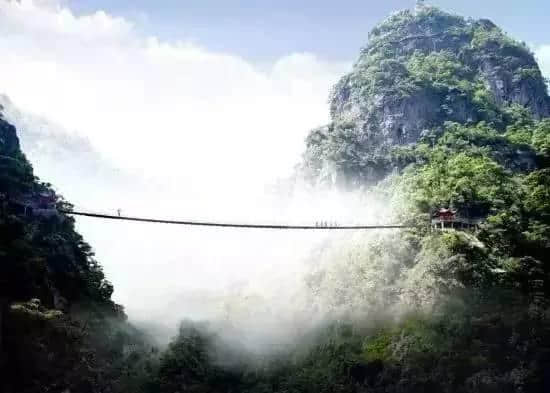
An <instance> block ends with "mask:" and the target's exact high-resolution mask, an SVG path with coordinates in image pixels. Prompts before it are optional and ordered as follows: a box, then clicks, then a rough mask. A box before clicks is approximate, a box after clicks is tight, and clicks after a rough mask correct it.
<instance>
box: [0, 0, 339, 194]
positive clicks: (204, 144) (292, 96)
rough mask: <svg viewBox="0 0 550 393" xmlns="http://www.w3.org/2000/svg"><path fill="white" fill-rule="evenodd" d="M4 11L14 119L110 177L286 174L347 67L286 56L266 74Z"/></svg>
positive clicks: (32, 10) (116, 26)
mask: <svg viewBox="0 0 550 393" xmlns="http://www.w3.org/2000/svg"><path fill="white" fill-rule="evenodd" d="M1 4H2V5H1V6H0V26H1V27H0V35H1V38H0V50H1V51H2V53H3V54H4V59H3V62H2V65H0V74H1V75H0V88H1V89H2V90H3V91H4V92H5V93H6V94H7V95H8V96H9V97H10V98H11V99H12V100H13V101H14V102H15V103H16V104H17V105H18V106H19V107H20V108H22V109H23V110H25V111H29V112H33V113H37V114H39V115H42V116H45V117H47V118H49V119H51V120H53V121H54V122H56V123H58V124H60V125H62V126H64V127H65V128H66V129H68V130H71V131H72V132H75V133H78V134H81V135H85V136H86V137H87V138H89V139H90V141H91V143H92V145H93V146H94V147H95V148H97V149H98V150H99V151H101V152H102V153H103V154H105V156H106V157H107V158H108V159H110V160H112V161H113V162H114V163H115V164H116V165H121V166H124V167H128V168H133V169H136V170H140V171H143V172H144V173H146V174H148V175H155V176H158V175H159V174H161V173H162V172H163V171H164V170H166V168H167V167H170V166H172V165H179V166H180V170H179V174H180V176H181V178H183V179H185V180H186V181H191V182H193V184H196V186H204V184H203V183H204V181H203V180H204V178H205V176H209V177H210V178H209V181H210V182H211V181H225V180H228V179H230V178H234V176H233V174H234V173H236V172H244V174H246V175H245V176H239V179H243V180H244V179H245V178H246V179H247V180H246V184H250V182H251V181H252V180H253V182H254V183H255V182H257V181H260V180H261V179H272V178H273V177H274V176H275V175H279V174H281V173H284V172H285V171H288V170H289V169H290V168H291V167H292V165H293V164H294V163H295V162H296V160H297V158H298V156H299V153H300V151H301V149H302V148H303V146H302V142H303V138H304V136H305V133H306V132H307V130H308V129H310V128H312V127H314V126H317V125H319V124H320V123H323V122H325V121H326V120H327V113H328V111H327V108H326V97H327V92H328V89H329V87H330V86H331V85H332V84H333V83H334V82H335V81H336V80H337V78H338V76H339V75H340V74H342V72H343V71H344V70H345V69H346V67H347V64H330V63H328V62H323V61H321V60H319V59H318V58H317V57H316V56H314V55H312V54H290V55H289V56H286V57H283V58H281V59H279V60H278V61H276V62H275V63H274V64H272V65H271V66H270V67H268V69H267V70H263V69H260V67H258V66H256V65H254V64H251V63H249V62H248V61H246V60H245V59H242V58H240V57H238V56H234V55H231V54H224V53H216V52H212V51H209V50H207V49H206V48H202V47H198V46H196V45H194V44H191V43H187V42H163V41H160V40H158V39H157V38H155V37H144V36H141V35H140V34H139V33H137V32H136V31H134V29H133V27H132V23H131V22H129V21H127V20H125V19H122V18H116V17H113V16H110V15H108V14H106V13H105V12H103V11H98V12H96V13H94V14H92V15H84V16H75V15H74V14H73V13H72V12H71V11H70V10H69V9H68V8H65V7H62V6H61V5H59V4H57V6H54V5H53V4H52V2H49V5H48V6H44V5H42V4H40V3H36V2H33V1H30V0H21V1H20V2H2V3H1ZM250 162H255V164H254V165H250ZM193 166H200V167H201V168H202V171H203V173H201V176H200V177H201V179H198V178H196V177H195V176H194V174H193V171H192V169H191V167H193ZM242 185H244V184H242Z"/></svg>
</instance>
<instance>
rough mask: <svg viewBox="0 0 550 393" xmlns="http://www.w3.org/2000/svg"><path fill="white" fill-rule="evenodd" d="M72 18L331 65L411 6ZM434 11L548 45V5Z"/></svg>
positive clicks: (155, 6) (150, 11)
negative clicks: (304, 55) (127, 24)
mask: <svg viewBox="0 0 550 393" xmlns="http://www.w3.org/2000/svg"><path fill="white" fill-rule="evenodd" d="M67 2H68V4H69V5H70V7H71V9H72V10H73V11H75V12H76V13H89V12H94V11H96V10H98V9H103V10H105V11H107V12H108V13H110V14H114V15H120V16H124V17H126V18H128V19H131V20H133V21H134V22H136V21H137V22H136V23H137V28H138V29H139V30H143V31H144V32H145V33H147V34H153V35H156V36H158V37H159V38H161V39H166V40H184V41H188V40H191V41H193V42H195V43H197V44H199V45H201V46H204V47H207V48H209V49H211V50H216V51H223V52H227V53H232V54H237V55H240V56H243V57H245V58H247V59H250V60H272V59H274V58H277V57H279V56H282V55H285V54H288V53H292V52H312V53H315V54H317V55H319V56H321V57H323V58H326V59H330V60H349V59H353V58H354V57H355V56H356V54H357V52H358V49H359V48H360V47H361V46H362V45H363V44H364V43H365V42H366V37H367V33H368V31H369V30H370V29H371V28H372V27H373V25H374V24H376V23H377V22H378V21H380V20H381V19H383V18H385V17H386V16H387V15H388V14H389V13H390V12H392V11H394V10H398V9H402V8H407V7H412V6H413V5H414V0H387V1H366V0H340V1H335V0H302V1H295V0H278V1H272V0H269V1H268V0H157V1H154V2H153V1H150V0H131V1H130V0H116V1H113V0H68V1H67ZM432 4H435V5H438V6H441V7H443V8H445V9H448V10H451V11H455V12H457V13H460V14H463V15H467V16H472V17H476V18H480V17H485V18H490V19H492V20H493V21H495V22H496V23H497V24H499V25H500V26H502V27H503V28H504V29H505V30H506V31H507V32H509V33H510V34H511V35H513V36H514V37H516V38H517V39H520V40H523V41H526V42H528V43H530V44H532V45H543V44H549V43H550V34H549V33H550V27H549V25H548V15H549V14H550V2H548V1H547V0H523V1H521V2H516V1H502V0H483V1H481V0H461V1H460V2H458V1H456V0H437V1H436V0H434V1H433V2H432Z"/></svg>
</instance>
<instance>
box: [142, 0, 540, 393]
mask: <svg viewBox="0 0 550 393" xmlns="http://www.w3.org/2000/svg"><path fill="white" fill-rule="evenodd" d="M330 100H331V111H332V113H331V114H332V118H333V121H332V122H331V123H330V124H329V125H327V126H324V127H321V128H319V129H316V130H313V131H312V132H311V134H310V135H309V137H308V139H307V149H306V153H305V155H304V163H303V165H302V173H301V174H302V175H303V176H305V177H306V178H307V179H309V181H311V182H313V183H321V184H329V185H332V186H339V187H345V188H348V189H354V188H358V189H364V188H369V187H370V188H371V190H372V189H373V187H374V189H375V190H376V192H379V193H381V194H382V195H385V196H386V200H387V201H388V203H393V204H394V205H395V206H397V212H398V213H397V214H398V216H399V217H400V219H401V220H402V222H405V223H411V224H416V225H418V228H417V229H414V230H410V231H405V232H404V233H400V234H392V235H387V236H385V235H382V236H380V237H377V238H374V239H373V238H372V237H370V236H367V235H366V234H365V235H361V234H358V235H356V237H355V238H354V240H353V241H342V242H341V243H339V244H334V245H332V246H331V248H332V249H333V250H332V251H329V252H327V253H325V254H324V255H320V256H318V261H317V262H318V265H317V267H315V268H313V270H312V271H311V274H310V275H309V277H308V285H310V288H311V294H312V295H311V299H310V301H311V302H312V303H313V304H322V305H323V306H324V307H327V308H331V309H337V308H342V307H344V306H345V309H346V313H345V314H341V315H342V317H341V318H340V319H333V320H332V322H329V323H328V324H327V325H326V326H325V327H323V328H321V329H318V330H316V331H314V332H310V333H309V335H308V336H307V337H304V339H303V340H301V341H300V343H299V344H297V345H296V347H295V349H294V350H293V351H292V352H291V353H289V354H288V355H286V356H281V357H277V358H276V359H271V360H270V361H267V363H266V361H261V360H260V359H257V360H256V361H255V362H254V361H253V362H245V364H244V365H243V366H242V367H241V368H237V369H230V370H228V369H224V368H223V367H219V366H216V364H217V363H216V359H217V357H216V356H215V355H212V354H213V353H215V352H214V351H213V348H215V345H214V344H213V343H214V342H215V337H212V336H209V335H201V334H200V331H201V330H200V329H195V330H194V329H193V328H191V327H189V326H184V327H182V329H181V332H180V336H179V337H178V339H177V340H176V341H174V343H173V344H172V345H171V346H170V348H169V349H168V350H167V351H166V353H165V354H164V355H163V356H162V358H161V365H160V369H159V372H158V376H157V378H156V379H155V380H154V382H153V384H152V385H151V387H152V390H151V391H160V392H176V391H180V390H185V389H186V388H187V389H189V390H190V391H201V392H202V391H204V392H212V391H216V392H229V391H232V392H237V391H238V392H312V393H313V392H518V391H523V392H544V391H548V390H549V389H550V374H549V373H548V370H549V369H550V320H549V317H550V313H549V311H550V309H549V308H548V306H549V303H548V300H549V296H550V292H549V290H550V281H549V279H550V276H549V274H550V260H549V255H550V253H549V252H550V249H549V248H550V204H549V201H550V167H549V164H550V119H548V115H549V108H550V100H549V98H548V94H547V85H546V82H545V80H544V79H543V77H542V75H541V72H540V70H539V68H538V66H537V63H536V61H535V59H534V57H533V55H532V53H531V52H530V50H529V48H528V47H527V46H526V45H525V44H522V43H518V42H516V41H514V40H513V39H512V38H510V37H509V36H507V35H506V34H505V33H504V32H502V30H500V29H499V28H498V27H497V26H495V25H494V24H493V23H492V22H490V21H488V20H479V21H475V20H469V19H464V18H462V17H460V16H456V15H452V14H448V13H446V12H443V11H441V10H439V9H437V8H433V7H430V6H420V7H419V8H418V9H417V10H416V11H415V12H411V11H402V12H399V13H396V14H394V15H392V16H391V17H390V18H389V19H387V20H386V21H384V22H383V23H381V24H380V25H379V26H377V27H376V28H375V29H374V30H373V31H372V32H371V34H370V37H369V43H368V45H367V46H366V47H365V48H364V49H363V50H362V51H361V55H360V57H359V60H358V61H357V63H356V64H355V66H354V68H353V70H352V72H351V73H350V74H348V75H346V76H344V77H343V78H342V80H341V81H340V82H339V83H338V84H337V85H336V86H335V88H334V91H333V92H332V94H331V98H330ZM441 208H448V209H452V210H453V211H457V212H459V214H461V215H463V216H467V217H470V218H476V219H477V221H476V222H481V224H480V225H479V226H478V227H477V229H475V230H474V229H472V228H470V229H468V230H453V229H450V230H445V231H442V230H430V227H429V224H428V223H429V221H430V218H431V216H432V215H433V212H434V211H436V210H437V209H441ZM335 259H338V263H336V264H330V263H327V260H330V261H333V262H334V260H335ZM320 299H325V300H323V301H324V303H322V302H321V300H320ZM326 299H329V300H326ZM209 359H210V360H209ZM205 364H208V366H206V367H205V366H204V365H205ZM243 369H244V370H245V371H243Z"/></svg>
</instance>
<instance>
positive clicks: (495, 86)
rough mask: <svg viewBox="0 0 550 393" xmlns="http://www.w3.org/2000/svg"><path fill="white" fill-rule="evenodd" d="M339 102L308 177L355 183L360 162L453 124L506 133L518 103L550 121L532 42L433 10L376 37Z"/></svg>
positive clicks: (312, 145) (310, 148)
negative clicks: (509, 115)
mask: <svg viewBox="0 0 550 393" xmlns="http://www.w3.org/2000/svg"><path fill="white" fill-rule="evenodd" d="M330 104H331V116H332V123H331V124H330V125H329V126H327V127H322V128H319V129H316V130H314V131H312V133H311V135H310V137H309V138H308V145H307V151H306V154H305V165H304V166H305V169H306V172H309V174H310V175H311V176H313V177H314V178H317V179H318V178H319V175H320V174H321V173H323V174H324V176H325V177H327V171H329V172H330V171H332V174H331V175H330V176H328V177H330V178H334V177H340V178H341V177H342V175H344V177H349V175H350V171H351V172H354V173H356V169H357V168H350V167H349V166H350V158H351V159H352V160H355V164H354V165H355V166H357V165H358V166H365V167H367V166H369V165H370V164H369V160H371V159H372V157H373V156H375V155H380V154H384V153H386V152H387V151H388V150H389V149H391V148H392V147H393V146H399V145H408V144H413V143H416V142H418V141H419V140H420V139H421V138H422V137H423V136H424V135H426V134H427V133H428V132H429V130H437V129H438V128H441V127H442V126H443V124H444V123H445V122H447V121H453V122H458V123H462V124H474V123H478V122H480V121H485V122H487V123H489V124H491V125H493V126H494V127H496V128H497V129H498V128H500V129H503V128H504V126H505V119H506V111H507V109H508V108H509V107H510V106H512V105H519V106H522V107H525V108H527V109H529V111H530V112H531V113H532V114H533V117H534V118H535V119H541V118H544V117H548V116H550V98H549V96H548V93H547V86H546V83H545V81H544V78H543V77H542V74H541V72H540V69H539V67H538V65H537V63H536V61H535V59H534V56H533V54H532V53H531V52H530V51H529V49H528V48H527V47H526V46H525V45H524V44H521V43H518V42H516V41H514V40H512V39H511V38H509V37H508V36H507V35H506V34H504V33H503V32H502V31H501V30H500V29H499V28H498V27H497V26H496V25H495V24H493V23H492V22H491V21H489V20H484V19H483V20H479V21H474V20H469V19H465V18H462V17H460V16H456V15H451V14H448V13H445V12H442V11H440V10H439V9H437V8H434V7H430V6H426V5H422V6H421V7H417V10H416V12H411V11H402V12H399V13H396V14H394V15H392V16H391V17H390V18H389V19H387V20H386V21H384V22H383V23H381V24H380V25H379V26H377V27H375V28H374V29H373V31H372V32H371V33H370V35H369V43H368V45H367V46H366V47H365V48H364V49H363V50H362V51H361V54H360V57H359V59H358V61H357V62H356V64H355V65H354V67H353V70H352V71H351V72H350V73H349V74H348V75H345V76H344V77H343V78H342V79H341V80H340V81H339V82H338V83H337V85H336V86H335V87H334V90H333V93H332V95H331V98H330ZM338 144H340V145H338ZM342 144H344V145H345V146H343V145H342ZM371 161H372V160H371ZM371 164H372V163H371ZM327 168H332V169H330V170H329V169H327ZM369 168H370V169H369V170H371V169H372V165H370V166H369ZM335 171H336V172H335ZM374 171H376V169H374ZM361 176H363V177H364V176H365V175H364V173H362V174H361ZM363 180H365V179H363ZM359 181H362V180H359Z"/></svg>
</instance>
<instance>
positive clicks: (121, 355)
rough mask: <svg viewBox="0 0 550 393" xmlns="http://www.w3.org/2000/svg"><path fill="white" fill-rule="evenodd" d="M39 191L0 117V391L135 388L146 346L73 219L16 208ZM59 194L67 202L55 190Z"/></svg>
mask: <svg viewBox="0 0 550 393" xmlns="http://www.w3.org/2000/svg"><path fill="white" fill-rule="evenodd" d="M43 192H52V191H51V188H50V186H49V185H48V184H45V183H42V182H40V180H39V179H37V178H36V177H35V175H34V171H33V168H32V166H31V164H30V163H29V161H28V160H27V158H26V157H25V155H24V153H23V152H22V151H21V149H20V145H19V139H18V136H17V132H16V129H15V127H13V126H12V125H11V124H9V123H8V122H7V121H5V120H4V119H2V118H0V375H2V378H1V379H0V391H1V392H6V393H12V392H13V393H16V392H29V393H30V392H44V391H59V392H62V391H75V392H88V393H95V392H105V391H109V392H118V391H124V392H127V391H128V392H130V391H131V392H135V391H138V390H137V389H135V388H134V387H133V384H136V383H138V382H137V380H138V379H139V378H142V377H143V376H145V375H147V371H146V370H145V369H144V367H146V366H147V367H150V359H151V358H152V357H153V356H154V354H151V346H150V344H148V340H147V339H146V337H145V336H144V335H143V334H142V333H140V332H139V331H137V330H136V329H134V328H133V327H132V326H131V325H129V324H128V323H127V322H126V316H125V314H124V312H123V309H122V307H121V306H119V305H117V304H115V303H114V302H113V301H112V300H111V294H112V292H113V286H112V285H111V284H110V283H109V281H107V280H106V278H105V275H104V274H103V270H102V267H101V265H99V263H98V262H97V261H96V260H95V259H94V254H93V251H92V249H91V247H90V246H89V245H88V244H87V243H86V242H85V241H84V239H83V238H82V236H80V234H78V233H77V231H76V229H75V222H74V219H72V218H71V217H69V216H66V215H64V214H62V213H57V214H52V215H48V216H45V215H38V214H31V213H28V211H27V210H23V209H21V203H26V202H21V201H22V200H23V201H28V200H31V201H32V199H33V198H35V197H36V196H37V195H40V193H43ZM22 198H25V199H22ZM56 204H57V206H58V207H63V208H65V209H68V208H70V205H69V204H68V203H67V202H65V201H64V200H63V199H62V198H61V197H59V196H58V197H57V202H56ZM136 358H137V363H136V362H135V360H136ZM129 359H131V362H130V360H129ZM136 366H137V368H135V367H136ZM132 370H133V371H132Z"/></svg>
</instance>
